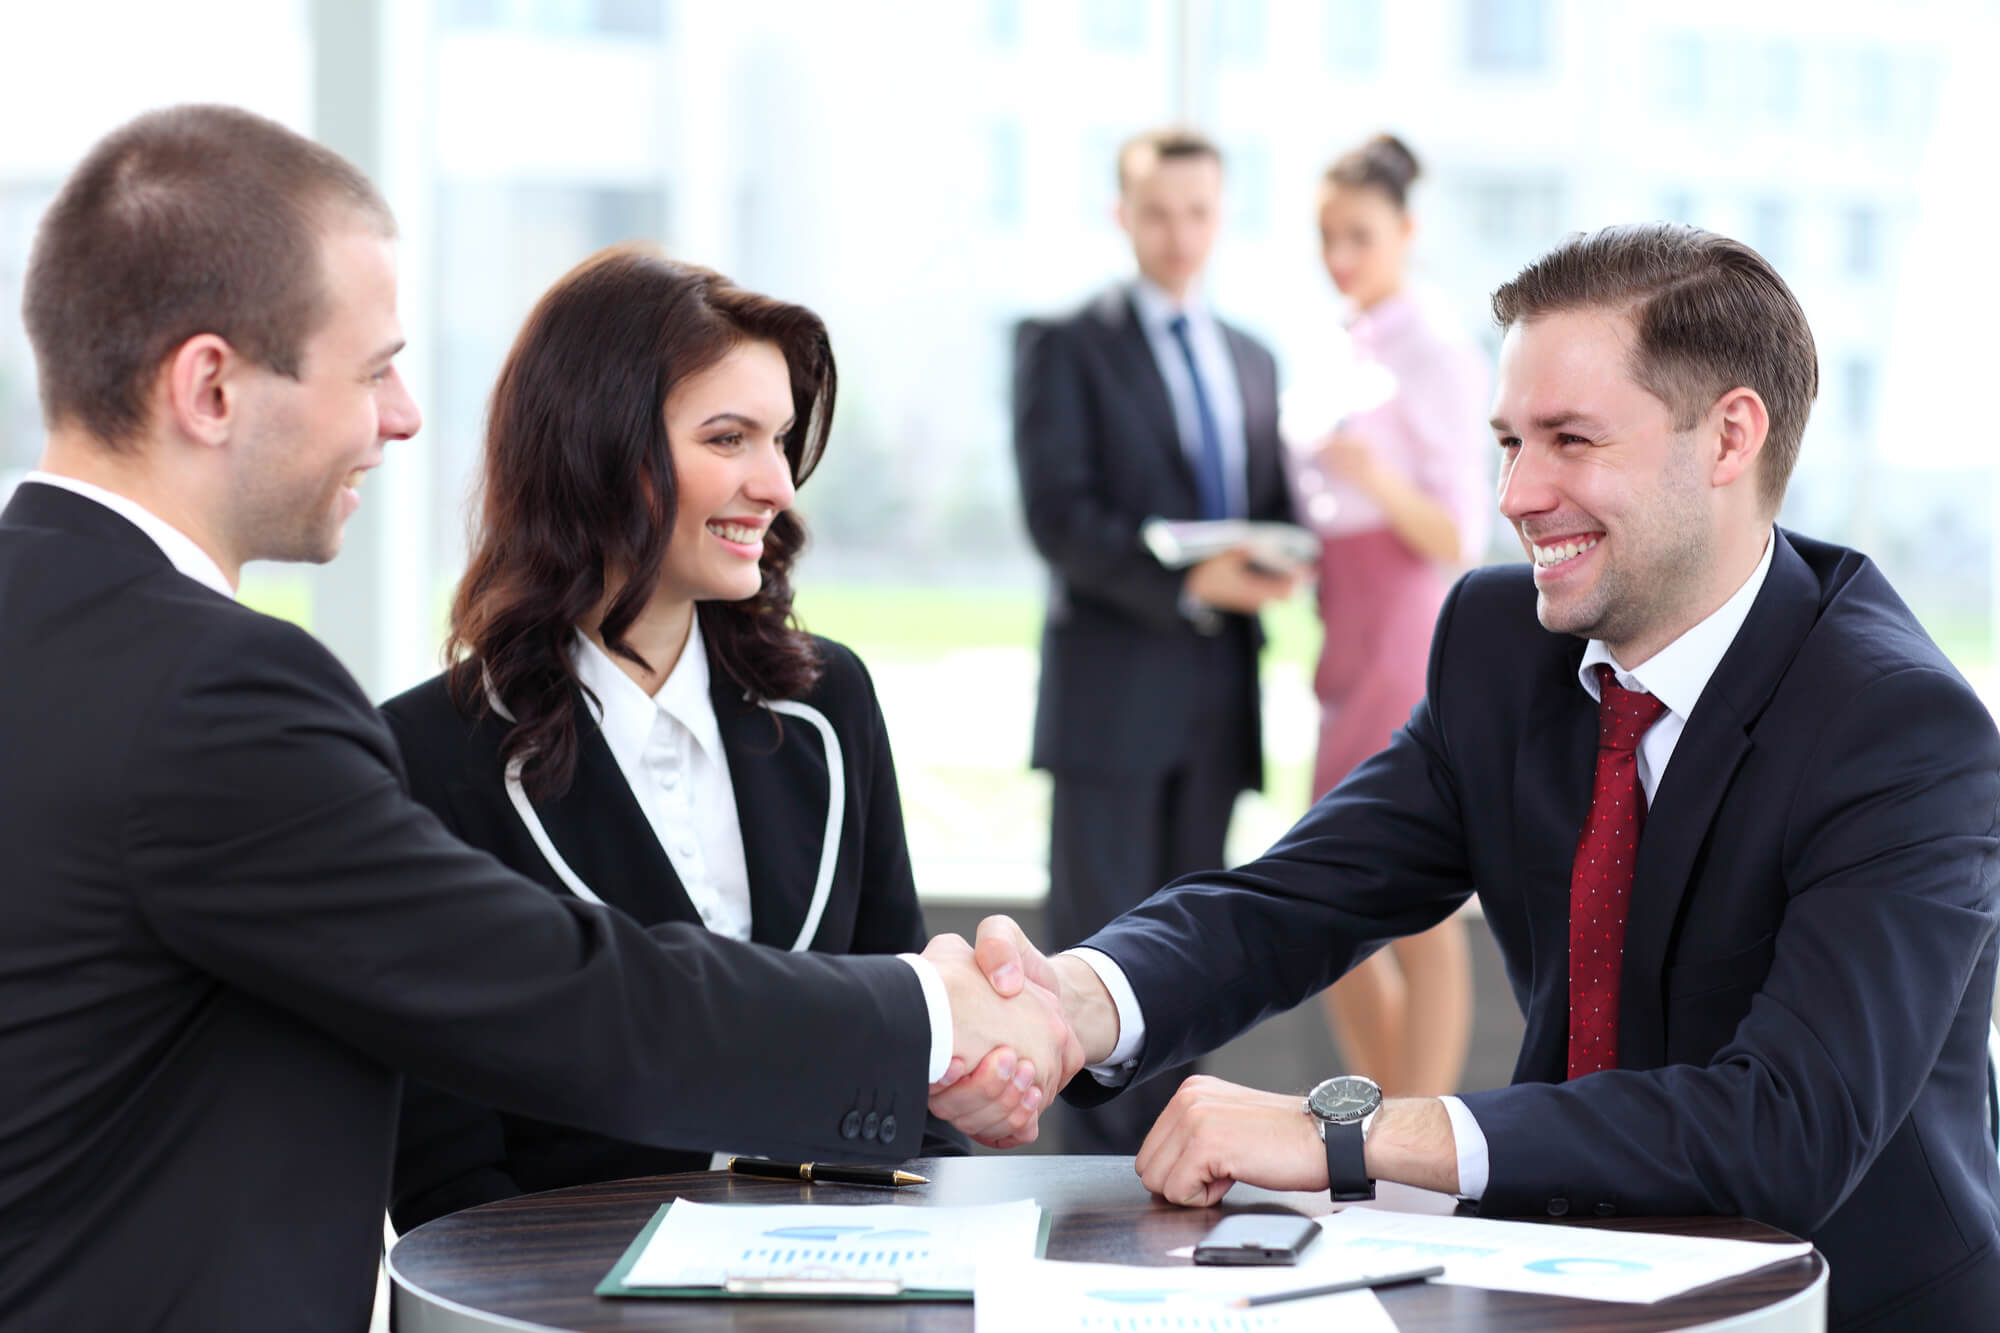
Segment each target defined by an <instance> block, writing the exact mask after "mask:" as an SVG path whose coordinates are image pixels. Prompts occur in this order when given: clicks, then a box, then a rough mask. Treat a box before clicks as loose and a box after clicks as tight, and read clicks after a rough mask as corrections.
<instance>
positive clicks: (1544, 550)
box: [1534, 537, 1604, 567]
mask: <svg viewBox="0 0 2000 1333" xmlns="http://www.w3.org/2000/svg"><path fill="white" fill-rule="evenodd" d="M1602 540H1604V539H1603V538H1602V537H1586V538H1584V539H1582V540H1580V541H1568V542H1557V543H1556V544H1555V545H1553V546H1541V545H1536V546H1535V548H1534V550H1535V563H1536V564H1538V565H1541V566H1544V567H1547V566H1549V565H1556V564H1561V563H1562V562H1563V561H1565V560H1568V559H1571V558H1572V557H1574V556H1579V555H1582V554H1583V553H1584V552H1585V551H1588V550H1589V549H1590V548H1591V547H1593V546H1595V545H1597V543H1598V542H1600V541H1602Z"/></svg>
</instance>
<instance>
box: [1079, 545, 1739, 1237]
mask: <svg viewBox="0 0 2000 1333" xmlns="http://www.w3.org/2000/svg"><path fill="white" fill-rule="evenodd" d="M1776 546H1777V543H1776V542H1774V541H1772V540H1771V538H1770V536H1769V535H1767V536H1766V537H1765V539H1764V554H1763V556H1762V558H1760V559H1759V560H1758V561H1757V568H1756V569H1755V570H1754V571H1753V572H1752V573H1751V575H1750V577H1749V578H1747V579H1745V580H1744V581H1743V586H1742V587H1740V588H1738V589H1737V590H1736V591H1735V592H1734V593H1732V594H1731V595H1730V598H1729V600H1728V601H1726V602H1724V603H1723V604H1722V605H1721V606H1719V607H1717V608H1716V609H1715V611H1714V612H1712V613H1711V614H1710V615H1709V616H1708V617H1707V618H1705V619H1703V620H1702V621H1700V622H1699V623H1697V624H1696V625H1694V626H1693V627H1692V628H1691V629H1689V630H1688V631H1687V632H1686V633H1684V634H1682V635H1681V636H1680V637H1679V638H1678V639H1675V640H1674V641H1673V642H1672V643H1670V644H1668V645H1667V646H1666V647H1664V648H1662V649H1661V650H1660V651H1659V652H1657V653H1655V654H1653V656H1652V657H1650V658H1648V659H1647V660H1646V661H1645V662H1644V663H1642V664H1641V665H1640V666H1638V667H1637V668H1635V669H1633V670H1631V671H1627V670H1625V669H1624V668H1623V667H1621V666H1619V665H1618V663H1617V660H1616V659H1614V658H1613V657H1612V656H1611V650H1610V649H1609V648H1607V647H1606V646H1605V645H1604V642H1603V641H1602V640H1600V639H1592V640H1591V641H1590V642H1589V644H1588V645H1586V646H1585V648H1584V650H1583V662H1582V664H1581V665H1580V666H1579V667H1578V668H1577V679H1578V682H1579V683H1580V684H1581V685H1582V687H1583V689H1584V691H1585V692H1586V693H1588V694H1589V695H1590V697H1591V700H1592V702H1595V701H1596V700H1597V693H1598V691H1597V676H1596V673H1595V671H1593V670H1592V668H1593V667H1595V666H1596V665H1597V664H1598V663H1600V662H1608V663H1610V665H1611V668H1612V670H1614V671H1616V672H1617V673H1618V683H1619V685H1621V686H1622V687H1624V688H1625V689H1628V690H1637V691H1640V692H1641V693H1651V694H1657V695H1659V696H1660V700H1661V702H1663V703H1665V704H1666V705H1667V711H1666V712H1665V713H1662V714H1661V715H1660V719H1659V721H1657V722H1655V723H1654V724H1653V725H1652V727H1651V728H1649V729H1648V730H1647V732H1646V735H1645V737H1644V738H1643V739H1642V740H1641V741H1640V742H1639V783H1640V785H1641V786H1642V787H1644V788H1645V791H1646V803H1647V805H1649V806H1650V805H1651V804H1652V802H1653V793H1654V792H1655V791H1657V790H1659V786H1660V779H1661V777H1662V776H1664V775H1665V773H1666V771H1667V762H1668V761H1669V760H1670V759H1672V758H1673V755H1674V747H1675V746H1676V745H1678V744H1679V743H1680V738H1681V732H1682V731H1683V730H1685V729H1686V727H1687V720H1688V717H1689V715H1690V714H1692V713H1693V711H1694V707H1695V705H1696V704H1697V703H1699V702H1700V700H1701V694H1702V691H1703V690H1705V689H1706V688H1708V681H1709V677H1711V676H1713V675H1714V674H1715V669H1716V667H1718V666H1720V665H1721V664H1722V659H1723V657H1724V655H1725V654H1727V653H1728V651H1729V645H1730V644H1732V643H1734V642H1735V641H1736V635H1737V632H1738V631H1739V630H1741V629H1742V628H1743V621H1744V619H1745V618H1746V617H1747V616H1748V615H1749V614H1750V606H1751V603H1753V602H1755V601H1756V600H1757V593H1758V591H1759V590H1760V589H1761V588H1763V586H1764V578H1765V576H1766V575H1768V574H1769V573H1770V572H1771V555H1772V552H1773V551H1774V550H1775V549H1776ZM1069 952H1071V953H1073V954H1075V955H1076V956H1077V957H1078V958H1081V959H1082V960H1083V961H1084V962H1086V963H1088V964H1089V965H1090V968H1091V970H1092V971H1093V972H1095V973H1097V975H1098V978H1099V980H1101V981H1103V982H1104V988H1105V989H1106V990H1107V991H1109V992H1110V993H1111V1002H1112V1004H1113V1005H1114V1006H1115V1007H1116V1008H1117V1010H1118V1044H1117V1046H1116V1047H1115V1048H1114V1049H1113V1050H1112V1052H1111V1055H1110V1056H1109V1058H1107V1059H1106V1060H1105V1062H1104V1063H1103V1064H1101V1065H1092V1066H1090V1067H1089V1069H1088V1071H1087V1072H1088V1073H1090V1074H1091V1076H1092V1077H1094V1078H1096V1079H1097V1080H1098V1081H1099V1082H1100V1083H1103V1084H1105V1085H1106V1086H1108V1087H1116V1086H1118V1085H1119V1084H1122V1083H1124V1082H1125V1081H1126V1080H1127V1079H1129V1078H1131V1076H1132V1065H1133V1062H1134V1061H1136V1060H1137V1059H1138V1055H1139V1051H1140V1049H1141V1048H1142V1047H1143V1046H1144V1045H1145V1038H1146V1019H1145V1015H1144V1014H1142V1013H1140V1011H1139V999H1138V996H1137V995H1136V994H1134V992H1133V990H1132V983H1131V982H1130V981H1129V980H1127V979H1126V976H1125V972H1124V969H1122V968H1120V967H1119V966H1118V964H1117V963H1116V962H1115V961H1113V960H1112V958H1111V957H1110V956H1109V955H1108V954H1105V953H1102V952H1100V951H1099V950H1096V949H1072V950H1070V951H1069ZM1438 1100H1440V1101H1442V1102H1443V1103H1444V1109H1445V1114H1446V1115H1447V1116H1449V1117H1450V1119H1451V1132H1452V1139H1453V1142H1454V1146H1455V1147H1456V1149H1457V1155H1458V1192H1459V1194H1460V1195H1461V1196H1462V1197H1464V1198H1467V1199H1477V1198H1479V1196H1480V1195H1482V1194H1484V1193H1485V1192H1486V1181H1487V1178H1488V1176H1489V1174H1490V1169H1491V1159H1490V1157H1489V1155H1488V1151H1487V1146H1486V1134H1485V1132H1484V1131H1483V1130H1481V1129H1480V1128H1479V1122H1478V1121H1477V1120H1476V1119H1474V1118H1473V1115H1472V1112H1471V1111H1469V1110H1467V1109H1466V1106H1465V1103H1464V1102H1462V1101H1460V1100H1459V1099H1458V1098H1456V1097H1441V1098H1439V1099H1438Z"/></svg>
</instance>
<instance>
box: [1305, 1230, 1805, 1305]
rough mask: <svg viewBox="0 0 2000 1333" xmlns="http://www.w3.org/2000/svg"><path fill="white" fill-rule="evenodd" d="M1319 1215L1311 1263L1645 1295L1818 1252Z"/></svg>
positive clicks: (1566, 1291)
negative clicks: (1435, 1269) (1433, 1267)
mask: <svg viewBox="0 0 2000 1333" xmlns="http://www.w3.org/2000/svg"><path fill="white" fill-rule="evenodd" d="M1319 1224H1320V1226H1321V1227H1322V1228H1324V1230H1325V1235H1324V1236H1323V1237H1322V1238H1321V1241H1320V1243H1319V1244H1318V1245H1315V1246H1313V1247H1311V1249H1309V1250H1307V1252H1306V1253H1307V1254H1308V1255H1309V1256H1311V1258H1312V1261H1313V1262H1315V1263H1319V1262H1331V1263H1336V1264H1339V1265H1341V1266H1343V1267H1346V1266H1351V1265H1353V1264H1357V1263H1362V1264H1367V1265H1370V1266H1372V1267H1373V1268H1374V1269H1375V1270H1377V1271H1380V1270H1381V1269H1384V1268H1411V1267H1416V1266H1418V1265H1421V1264H1432V1263H1438V1264H1443V1265H1444V1276H1443V1277H1440V1278H1435V1279H1433V1280H1434V1281H1437V1282H1450V1283H1456V1284H1458V1285H1461V1286H1467V1287H1485V1288H1488V1289H1489V1290H1493V1291H1531V1292H1539V1293H1542V1294H1544V1295H1549V1296H1572V1297H1575V1298H1577V1299H1579V1300H1591V1301H1630V1302H1634V1303H1640V1304H1650V1303H1652V1302H1654V1301H1660V1300H1665V1299H1666V1298H1667V1297H1669V1296H1678V1295H1680V1294H1681V1293H1682V1292H1685V1291H1693V1290H1694V1289H1695V1288H1696V1287H1705V1286H1707V1285H1709V1284H1710V1283H1712V1282H1720V1281H1722V1280H1723V1279H1725V1278H1732V1277H1741V1276H1742V1275H1743V1274H1745V1273H1753V1272H1755V1271H1757V1270H1758V1269H1760V1268H1768V1267H1769V1266H1771V1265H1772V1264H1776V1263H1786V1262H1790V1261H1792V1260H1795V1259H1801V1258H1804V1257H1805V1256H1806V1255H1808V1254H1811V1253H1812V1246H1811V1245H1809V1244H1807V1243H1806V1242H1804V1241H1800V1242H1797V1243H1796V1244H1777V1245H1771V1244H1764V1243H1762V1242H1759V1241H1747V1240H1712V1239H1709V1238H1706V1237H1702V1236H1666V1235H1661V1234H1659V1233H1657V1232H1648V1231H1607V1230H1603V1229H1601V1228H1597V1227H1569V1226H1548V1225H1544V1224H1542V1223H1538V1222H1496V1221H1493V1220H1492V1219H1490V1218H1484V1217H1418V1216H1413V1215H1411V1214H1408V1213H1390V1212H1383V1211H1380V1210H1377V1209H1372V1208H1346V1209H1342V1210H1341V1211H1340V1212H1338V1213H1334V1214H1332V1215H1330V1216H1327V1217H1322V1218H1320V1219H1319ZM1315 1250H1316V1251H1318V1252H1319V1253H1318V1254H1316V1255H1315V1254H1314V1253H1313V1251H1315Z"/></svg>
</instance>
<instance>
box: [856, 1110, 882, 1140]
mask: <svg viewBox="0 0 2000 1333" xmlns="http://www.w3.org/2000/svg"><path fill="white" fill-rule="evenodd" d="M881 1132H882V1117H881V1116H879V1115H877V1114H875V1112H873V1111H870V1112H869V1113H868V1116H867V1118H866V1119H865V1120H863V1121H862V1122H861V1137H862V1138H864V1139H867V1140H868V1141H869V1142H871V1143H872V1142H874V1140H875V1136H876V1135H877V1134H879V1133H881Z"/></svg>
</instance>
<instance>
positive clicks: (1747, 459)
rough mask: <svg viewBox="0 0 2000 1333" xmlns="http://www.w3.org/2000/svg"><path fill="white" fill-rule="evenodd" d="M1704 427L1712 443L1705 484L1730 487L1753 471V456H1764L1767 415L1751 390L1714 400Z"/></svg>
mask: <svg viewBox="0 0 2000 1333" xmlns="http://www.w3.org/2000/svg"><path fill="white" fill-rule="evenodd" d="M1708 424H1709V428H1710V430H1711V431H1712V432H1713V438H1714V440H1715V459H1714V467H1713V468H1712V470H1711V471H1710V473H1709V483H1710V484H1711V485H1714V486H1728V485H1731V484H1732V483H1734V482H1735V481H1736V480H1737V478H1739V477H1741V476H1743V475H1744V474H1745V473H1747V472H1749V471H1750V470H1751V469H1752V468H1753V467H1755V466H1756V463H1757V456H1758V455H1759V454H1761V453H1763V452H1764V440H1765V437H1767V436H1768V435H1770V433H1771V414H1770V412H1769V411H1768V410H1767V409H1766V408H1765V406H1764V400H1763V398H1761V397H1759V396H1758V393H1757V391H1756V390H1755V389H1750V388H1742V387H1738V388H1734V389H1731V390H1730V391H1729V392H1728V393H1725V394H1723V395H1722V397H1720V398H1718V399H1716V400H1715V405H1714V406H1713V407H1711V408H1709V409H1708Z"/></svg>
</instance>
